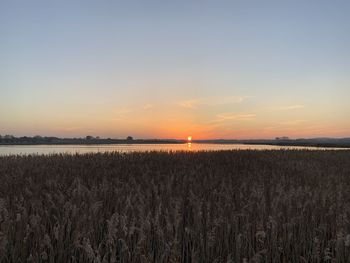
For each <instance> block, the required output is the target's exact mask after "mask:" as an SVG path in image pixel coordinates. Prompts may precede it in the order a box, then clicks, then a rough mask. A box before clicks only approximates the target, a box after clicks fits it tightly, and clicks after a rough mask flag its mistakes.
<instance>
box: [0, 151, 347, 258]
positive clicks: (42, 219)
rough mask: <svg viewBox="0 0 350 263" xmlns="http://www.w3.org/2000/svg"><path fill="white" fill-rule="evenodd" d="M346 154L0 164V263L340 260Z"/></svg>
mask: <svg viewBox="0 0 350 263" xmlns="http://www.w3.org/2000/svg"><path fill="white" fill-rule="evenodd" d="M349 220H350V151H282V150H280V151H249V150H248V151H219V152H197V153H190V152H187V153H186V152H170V153H166V152H149V153H127V154H125V153H104V154H102V153H101V154H85V155H51V156H41V155H36V156H5V157H0V262H95V263H97V262H103V263H105V262H174V263H175V262H186V263H187V262H204V263H209V262H210V263H211V262H225V263H226V262H227V263H229V262H231V263H233V262H350V224H349Z"/></svg>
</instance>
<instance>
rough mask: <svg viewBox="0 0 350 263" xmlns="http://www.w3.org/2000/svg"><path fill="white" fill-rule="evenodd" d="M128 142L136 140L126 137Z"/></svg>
mask: <svg viewBox="0 0 350 263" xmlns="http://www.w3.org/2000/svg"><path fill="white" fill-rule="evenodd" d="M126 140H127V141H132V140H134V138H133V137H131V136H128V137H126Z"/></svg>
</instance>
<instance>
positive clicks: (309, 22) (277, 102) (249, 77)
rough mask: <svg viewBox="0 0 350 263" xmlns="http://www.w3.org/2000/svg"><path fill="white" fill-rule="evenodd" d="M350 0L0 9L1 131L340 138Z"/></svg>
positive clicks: (77, 1)
mask: <svg viewBox="0 0 350 263" xmlns="http://www.w3.org/2000/svg"><path fill="white" fill-rule="evenodd" d="M349 13H350V1H345V0H344V1H340V0H332V1H329V0H328V1H325V0H285V1H280V0H279V1H277V0H276V1H269V0H267V1H260V0H259V1H258V0H256V1H254V0H248V1H247V0H241V1H234V0H232V1H221V0H216V1H205V0H202V1H199V0H197V1H194V0H193V1H191V0H186V1H185V0H178V1H166V0H147V1H145V0H143V1H134V0H128V1H118V0H114V1H112V0H99V1H97V0H95V1H91V0H69V1H66V0H60V1H58V0H57V1H54V0H52V1H47V0H45V1H44V0H43V1H37V0H32V1H24V0H22V1H18V0H3V1H0V134H2V135H5V134H13V135H15V136H24V135H27V136H34V135H42V136H60V137H83V136H86V135H93V136H100V137H110V138H125V137H126V136H128V135H131V136H133V137H134V138H178V139H183V138H187V136H189V135H192V137H193V139H205V138H207V139H214V138H232V139H245V138H274V137H277V136H289V137H291V138H301V137H303V138H309V137H350V117H349V116H350V103H349V101H350V49H349V47H350V16H349Z"/></svg>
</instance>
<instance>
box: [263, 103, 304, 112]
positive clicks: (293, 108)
mask: <svg viewBox="0 0 350 263" xmlns="http://www.w3.org/2000/svg"><path fill="white" fill-rule="evenodd" d="M303 108H305V105H302V104H294V105H287V106H280V107H270V108H269V109H270V110H274V111H288V110H298V109H303Z"/></svg>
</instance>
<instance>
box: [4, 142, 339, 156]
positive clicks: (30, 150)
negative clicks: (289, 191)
mask: <svg viewBox="0 0 350 263" xmlns="http://www.w3.org/2000/svg"><path fill="white" fill-rule="evenodd" d="M247 149H251V150H276V149H277V150H279V149H309V150H319V149H322V150H337V149H338V148H316V147H296V146H292V147H291V146H274V145H248V144H205V143H187V144H109V145H11V146H0V155H13V154H21V155H23V154H53V153H69V154H75V153H79V154H84V153H97V152H135V151H138V152H147V151H219V150H247ZM343 150H344V148H343Z"/></svg>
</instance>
